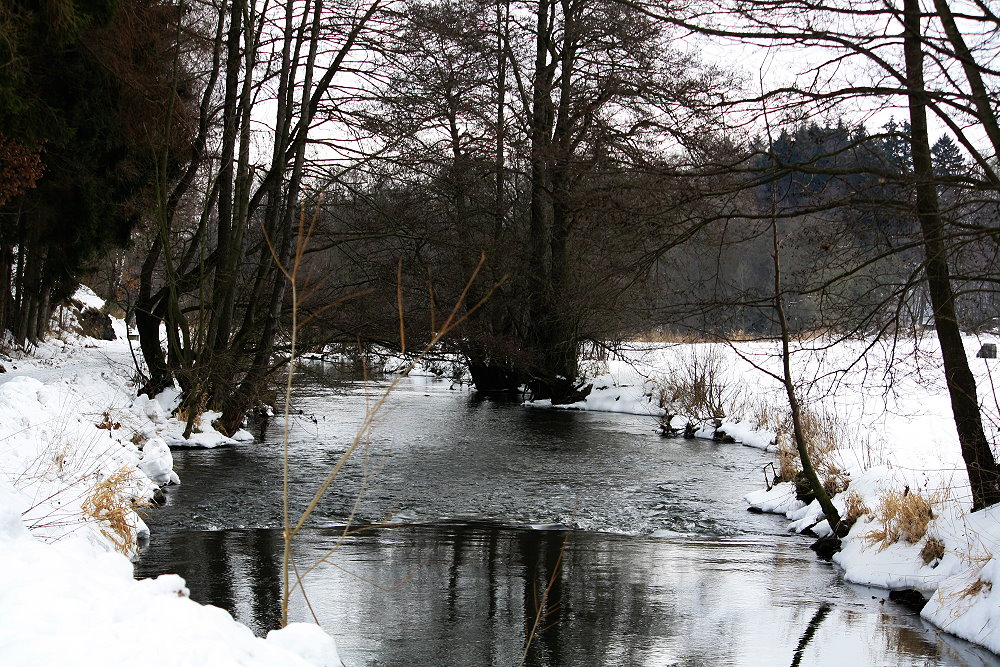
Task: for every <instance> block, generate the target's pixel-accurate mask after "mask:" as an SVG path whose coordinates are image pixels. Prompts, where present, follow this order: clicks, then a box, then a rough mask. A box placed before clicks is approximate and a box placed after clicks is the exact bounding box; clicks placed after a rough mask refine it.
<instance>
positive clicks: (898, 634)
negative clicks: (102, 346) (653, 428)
mask: <svg viewBox="0 0 1000 667" xmlns="http://www.w3.org/2000/svg"><path fill="white" fill-rule="evenodd" d="M340 532H341V531H340V530H338V529H314V530H307V531H304V532H303V533H302V534H301V535H300V538H301V541H300V542H299V543H298V546H297V552H298V555H299V562H300V563H306V562H312V560H314V559H315V558H317V557H320V556H322V555H324V554H326V552H327V550H328V549H329V548H330V547H331V546H332V545H333V544H335V543H336V541H337V539H338V537H339V536H340ZM565 535H566V531H561V530H533V531H526V530H514V529H509V528H503V527H498V526H496V525H493V524H488V523H471V524H446V525H437V526H405V527H399V528H374V529H368V530H362V531H360V532H356V533H354V534H353V535H351V536H350V537H348V538H347V539H346V540H345V541H344V543H343V544H342V545H341V546H340V547H339V548H338V549H337V551H336V552H335V553H334V554H333V556H332V560H333V561H334V562H335V563H336V567H335V566H333V565H329V564H327V565H323V566H321V567H319V568H318V569H317V570H316V571H314V572H313V573H312V574H311V575H310V576H309V579H308V580H307V589H308V591H309V596H310V600H311V602H312V603H313V605H314V606H315V607H316V609H317V613H318V615H319V618H320V621H321V623H322V624H323V626H324V628H326V629H327V630H328V631H329V632H330V633H331V634H332V635H333V636H334V637H335V638H336V639H337V641H338V643H339V644H340V646H341V649H342V655H344V656H347V657H349V659H350V660H351V663H352V664H384V665H397V664H412V665H445V666H447V665H490V664H494V665H508V664H517V663H518V661H519V660H520V658H521V654H522V651H523V648H524V642H525V639H526V636H527V634H528V633H529V632H530V628H531V627H532V624H533V622H534V618H535V614H536V612H537V611H538V609H537V607H536V600H538V599H539V598H540V597H541V593H542V591H544V589H545V587H546V586H547V585H548V584H549V582H550V581H551V582H552V583H553V585H552V588H551V590H550V593H549V599H548V604H547V605H546V607H545V608H543V612H550V613H547V616H546V618H545V619H544V620H543V622H542V624H541V625H542V627H543V628H545V629H544V630H543V631H542V632H540V633H538V634H537V636H536V637H535V638H534V640H533V642H532V644H531V646H530V650H529V652H528V656H527V664H529V665H534V666H537V667H549V666H556V665H580V664H596V665H601V664H607V665H643V664H684V665H709V664H713V665H714V664H738V663H740V662H741V661H743V660H744V659H745V658H747V657H748V656H749V657H751V658H753V659H756V658H761V659H766V660H772V659H774V663H775V664H777V662H780V660H782V659H784V660H787V656H788V655H794V660H795V662H794V663H793V664H795V665H798V664H809V660H810V657H811V656H814V655H815V654H816V652H820V653H821V654H823V655H826V654H827V653H826V652H828V651H836V650H838V647H839V648H843V649H844V650H846V651H847V652H848V653H850V652H851V651H858V650H860V651H862V653H859V654H857V655H858V656H861V657H860V659H862V660H864V659H866V658H865V657H864V656H867V659H870V660H874V661H875V662H878V661H879V660H882V659H883V658H884V659H886V660H889V661H890V662H891V664H901V665H902V664H909V665H915V664H928V663H933V664H942V663H943V664H968V663H969V655H964V656H963V652H962V650H961V648H960V647H959V648H955V650H954V651H952V650H951V649H950V648H949V646H948V645H947V644H940V643H939V644H938V645H937V646H935V645H934V643H933V642H934V639H933V636H932V635H931V636H925V637H926V638H925V637H922V636H921V630H922V628H921V626H920V624H919V622H917V621H915V620H914V619H912V618H908V617H900V616H899V615H893V614H892V609H885V611H884V612H883V611H882V610H881V609H879V608H878V607H877V605H875V607H876V609H872V608H871V606H868V605H862V606H858V607H856V608H851V607H845V606H844V605H841V604H839V603H837V602H831V603H829V604H824V605H822V606H820V607H819V609H818V610H816V609H815V608H814V607H813V604H811V601H810V600H809V599H808V598H807V599H805V600H802V599H801V598H800V596H799V595H797V594H796V595H793V596H792V598H791V599H792V601H793V604H792V605H791V606H788V604H787V601H788V599H789V598H788V596H787V593H788V591H789V586H791V590H794V591H798V590H799V587H802V586H804V587H806V588H807V589H810V590H817V591H818V590H820V589H821V587H822V585H823V582H827V583H829V582H828V580H829V577H830V576H832V575H831V574H830V573H829V572H828V571H827V570H825V569H820V570H819V572H820V573H821V577H820V579H819V580H812V579H810V580H808V581H803V580H801V579H796V580H795V583H793V584H788V583H787V582H789V581H790V577H791V576H792V574H791V573H792V572H794V573H796V575H799V574H802V573H803V568H804V567H806V568H807V569H808V566H807V565H804V564H803V563H802V562H797V563H796V562H794V561H793V560H790V561H789V562H788V563H787V567H775V566H774V554H773V551H772V550H773V545H770V544H768V547H767V548H766V549H757V548H755V543H752V542H746V541H743V542H733V541H709V540H698V541H687V542H685V541H673V540H669V541H668V540H642V539H633V538H627V537H616V536H612V535H606V534H600V533H588V532H585V531H573V532H571V533H569V540H568V541H567V542H566V546H565V553H564V555H563V558H562V561H561V562H560V563H559V566H558V568H557V567H556V563H557V561H558V560H559V554H560V550H561V549H563V544H564V537H565ZM155 544H156V545H157V548H156V549H155V551H154V553H155V554H156V557H157V558H158V559H159V562H153V561H152V560H148V561H147V560H145V559H144V561H143V562H142V563H140V575H142V574H153V573H156V572H163V571H175V572H178V573H179V574H181V575H182V576H184V577H185V578H186V579H187V580H188V586H189V588H190V589H191V596H192V598H194V599H195V600H197V601H200V602H209V603H212V604H216V605H219V606H223V607H225V608H227V609H228V610H229V611H230V612H231V613H233V615H234V616H235V617H236V618H237V619H239V620H240V621H242V622H244V623H246V624H247V625H249V626H250V627H251V628H252V629H253V630H254V631H255V632H256V633H258V634H263V633H264V632H265V631H267V630H269V629H271V628H273V627H275V626H276V625H277V623H278V613H279V601H280V584H279V580H280V578H279V568H278V559H279V558H280V553H281V540H280V533H279V531H276V530H232V531H215V532H211V531H190V532H178V533H175V534H173V535H172V536H165V535H160V536H159V537H158V542H157V543H155ZM348 572H350V574H348ZM777 582H786V584H785V585H784V587H783V586H782V585H776V584H777ZM782 591H784V593H783V592H782ZM293 603H294V604H295V605H297V606H295V607H294V610H293V620H308V618H309V614H308V611H307V610H306V609H305V606H304V604H303V603H302V601H301V598H298V599H293ZM810 615H811V620H810ZM821 625H822V628H823V632H820V631H819V630H820V627H821ZM875 628H878V630H877V631H875ZM831 642H832V643H831ZM762 649H763V650H764V653H760V651H761V650H762ZM768 651H770V652H768ZM765 656H767V657H766V658H765ZM778 656H784V657H778ZM939 657H940V659H939ZM875 662H872V663H870V664H875ZM983 664H988V663H983Z"/></svg>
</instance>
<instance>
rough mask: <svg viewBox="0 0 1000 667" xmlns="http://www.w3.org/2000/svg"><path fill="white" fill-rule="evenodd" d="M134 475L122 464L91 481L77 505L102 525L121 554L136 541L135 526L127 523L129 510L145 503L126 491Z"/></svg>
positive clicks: (85, 514)
mask: <svg viewBox="0 0 1000 667" xmlns="http://www.w3.org/2000/svg"><path fill="white" fill-rule="evenodd" d="M134 474H135V471H134V470H132V469H130V468H128V467H124V466H123V467H122V468H120V469H119V470H118V471H116V472H114V473H112V474H111V475H109V476H107V477H106V478H104V479H103V480H101V481H100V482H98V483H97V484H95V485H94V486H93V488H92V489H91V492H90V495H88V496H87V497H86V498H85V499H84V501H83V505H82V506H81V509H82V510H83V514H84V516H87V517H90V518H91V519H94V520H96V521H97V522H99V523H100V524H102V526H101V533H102V534H103V535H104V536H105V537H107V538H108V539H109V540H111V542H112V543H113V544H114V545H115V549H117V550H118V551H120V552H122V553H124V554H128V553H130V552H131V550H132V548H133V547H134V546H135V543H136V529H135V526H134V525H132V523H131V522H130V519H131V518H132V516H133V513H134V512H135V511H136V510H138V509H139V508H141V507H148V506H149V503H148V502H147V501H145V500H143V501H136V499H135V498H134V497H133V496H132V494H131V493H129V487H130V486H131V483H132V480H133V476H134Z"/></svg>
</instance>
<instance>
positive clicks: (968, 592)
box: [958, 579, 993, 598]
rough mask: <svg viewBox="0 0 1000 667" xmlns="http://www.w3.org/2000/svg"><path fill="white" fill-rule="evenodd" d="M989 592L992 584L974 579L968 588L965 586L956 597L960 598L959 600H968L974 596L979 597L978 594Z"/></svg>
mask: <svg viewBox="0 0 1000 667" xmlns="http://www.w3.org/2000/svg"><path fill="white" fill-rule="evenodd" d="M991 590H993V584H992V583H990V582H988V581H983V580H982V579H976V580H975V581H973V582H972V583H971V584H969V585H968V586H966V587H965V588H963V589H962V590H961V591H959V593H958V597H960V598H970V597H973V596H975V595H979V594H980V593H983V592H986V593H989V592H990V591H991Z"/></svg>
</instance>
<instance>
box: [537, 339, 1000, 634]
mask: <svg viewBox="0 0 1000 667" xmlns="http://www.w3.org/2000/svg"><path fill="white" fill-rule="evenodd" d="M984 342H994V343H995V342H997V338H996V337H995V336H984V337H973V336H968V337H966V341H965V343H966V351H967V353H968V355H969V357H970V359H971V361H972V367H973V371H974V372H975V374H976V377H977V380H978V391H979V398H980V403H981V405H982V409H983V417H984V426H985V428H986V430H987V436H988V437H989V438H990V440H991V442H993V443H994V451H996V444H997V442H998V438H1000V405H998V399H997V396H998V393H997V391H996V390H995V389H994V384H993V381H994V374H996V380H998V381H1000V366H997V364H998V363H1000V361H998V360H996V359H979V358H976V357H975V355H976V353H977V351H978V350H979V349H980V345H981V344H982V343H984ZM589 363H590V380H589V381H592V382H593V384H594V389H593V392H592V393H591V394H590V395H589V396H588V398H587V399H586V400H585V401H582V402H580V403H577V404H573V405H569V406H558V407H562V408H567V409H585V410H610V411H614V412H629V413H634V414H648V415H651V416H656V417H661V416H662V415H665V414H672V415H675V416H674V417H673V418H672V419H671V420H670V424H671V426H672V427H673V428H675V429H677V430H678V432H681V431H683V429H684V427H685V426H686V425H687V424H688V423H690V424H691V425H692V429H691V431H693V432H695V433H696V434H697V435H698V436H699V437H712V436H713V435H717V437H722V436H723V434H725V435H728V436H731V437H733V438H735V439H736V440H737V441H738V442H740V443H742V444H745V445H748V446H753V447H764V448H769V449H777V447H776V441H778V442H780V440H779V436H778V432H780V431H781V430H782V426H781V423H780V422H781V417H782V415H784V414H785V413H787V408H786V407H785V406H786V402H785V401H786V398H785V395H784V389H783V387H782V386H781V384H780V383H779V381H778V379H777V377H775V376H776V375H777V374H780V372H781V366H780V363H781V360H780V357H779V356H778V354H777V349H776V346H774V345H772V344H766V343H752V342H748V343H738V344H736V345H735V346H732V347H730V346H728V345H724V344H713V345H710V344H679V345H649V344H635V345H631V346H628V348H626V349H623V350H620V351H619V352H618V353H617V354H612V355H611V356H610V358H609V359H608V360H604V361H594V362H589ZM699 373H702V377H710V380H709V382H708V383H709V384H711V385H713V386H714V391H715V394H714V397H709V400H706V401H704V402H703V403H702V404H700V405H691V404H690V403H687V404H685V399H684V397H683V396H678V395H677V394H676V392H677V390H678V389H683V388H684V386H685V384H687V385H688V388H690V384H691V380H692V377H694V376H697V375H698V374H699ZM706 374H707V375H706ZM793 375H794V378H795V381H796V383H797V384H798V385H799V393H800V398H801V399H803V400H804V402H805V404H806V406H807V408H808V410H809V412H810V413H811V414H812V415H814V416H815V417H816V420H817V421H818V422H820V423H822V424H825V426H824V429H825V430H826V431H827V432H828V433H829V436H830V438H829V440H830V442H829V443H828V445H827V451H826V452H825V453H824V454H823V456H822V465H823V468H824V469H825V470H826V471H827V472H828V473H829V474H830V475H832V476H834V477H835V478H836V479H837V480H839V482H835V483H836V484H837V485H840V486H843V484H845V483H848V484H849V485H848V486H847V488H846V489H845V490H843V491H841V492H840V493H838V495H837V496H836V497H835V504H836V505H837V507H838V509H839V510H840V511H841V513H842V515H846V516H847V517H848V518H850V519H855V520H856V523H855V525H854V526H853V528H852V529H851V531H850V533H849V534H848V536H847V537H846V538H845V539H844V540H843V550H842V551H841V552H840V553H837V554H836V555H835V556H834V557H833V560H834V562H835V563H836V564H837V565H838V566H839V567H840V568H841V569H842V572H843V576H844V577H845V578H846V579H847V580H848V581H851V582H854V583H859V584H866V585H871V586H877V587H882V588H887V589H892V590H900V589H914V590H917V591H919V592H920V593H922V594H923V595H924V596H926V597H927V598H928V599H929V602H928V604H927V605H926V606H925V607H924V609H923V611H922V613H921V615H922V617H923V618H925V619H926V620H928V621H930V622H932V623H934V624H935V625H937V626H938V627H940V628H941V629H943V630H945V631H947V632H949V633H952V634H954V635H957V636H959V637H962V638H964V639H967V640H969V641H972V642H975V643H977V644H981V645H983V646H985V647H987V648H989V649H990V650H991V651H993V652H995V653H1000V591H995V590H994V589H993V584H994V582H995V581H996V580H997V579H998V578H1000V508H998V507H993V508H989V509H986V510H983V511H980V512H976V513H974V514H973V513H970V512H969V509H970V508H971V494H970V491H969V482H968V476H967V474H966V472H965V469H964V464H963V462H962V458H961V455H960V451H959V446H958V436H957V433H956V431H955V425H954V421H953V419H952V416H951V406H950V401H949V398H948V394H947V391H946V388H945V385H944V373H943V370H942V368H941V362H940V357H939V354H938V349H937V342H936V339H935V337H934V336H933V334H932V333H928V334H927V335H926V336H925V337H923V338H922V339H921V340H919V341H916V342H915V341H913V340H909V339H904V340H898V341H895V342H894V343H889V342H887V343H885V344H881V343H880V344H876V345H872V343H871V341H846V342H840V343H838V344H836V345H833V346H828V344H827V342H825V341H823V340H814V341H808V342H805V343H802V344H801V347H800V349H799V350H798V351H796V352H795V353H794V354H793ZM712 398H714V399H717V400H716V401H715V402H716V403H717V404H718V405H721V406H722V407H723V408H724V410H722V412H721V413H724V414H725V416H724V417H721V418H720V419H719V421H718V422H716V421H715V420H714V419H712V418H711V414H710V413H711V412H712V411H713V410H712V406H711V404H712V403H713V400H711V399H712ZM540 403H541V402H540ZM706 404H708V405H706ZM545 406H547V403H542V405H541V406H539V405H538V404H536V407H545ZM692 413H698V414H692ZM721 413H720V414H721ZM664 446H670V441H669V440H665V442H664ZM747 502H748V504H749V505H750V506H752V507H754V508H756V509H759V510H763V511H767V512H775V513H779V514H784V515H786V516H787V518H788V519H789V524H788V528H789V530H796V531H805V530H811V531H812V532H814V533H816V534H817V535H820V536H822V535H825V534H829V533H830V529H829V526H828V524H827V523H826V521H823V520H821V517H822V512H821V510H820V508H819V503H818V502H817V501H813V502H812V503H810V504H806V503H804V502H802V501H801V500H798V499H797V498H796V494H795V486H794V484H792V483H790V482H782V483H779V484H776V485H774V486H773V487H772V488H770V489H766V488H765V489H761V490H760V491H759V492H756V493H752V494H750V495H749V496H748V497H747ZM817 594H818V595H822V592H821V591H817Z"/></svg>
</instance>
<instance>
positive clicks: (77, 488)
mask: <svg viewBox="0 0 1000 667" xmlns="http://www.w3.org/2000/svg"><path fill="white" fill-rule="evenodd" d="M78 297H82V298H81V300H82V301H84V302H89V304H90V305H94V307H99V305H95V300H97V298H96V297H95V296H94V295H93V294H92V293H90V292H89V291H87V290H81V292H78ZM97 301H99V300H97ZM85 305H87V304H86V303H85ZM60 316H61V319H62V320H63V323H64V325H65V327H64V328H63V329H62V330H60V331H58V332H57V333H55V334H53V335H52V336H50V337H48V338H47V339H46V341H45V342H43V343H41V344H40V345H38V346H36V347H34V348H32V349H30V350H28V351H27V352H23V353H17V354H11V355H4V356H3V358H2V361H0V647H2V648H0V662H3V663H4V665H10V666H15V665H24V666H28V665H31V666H35V665H56V664H74V665H95V666H96V665H125V664H133V663H134V662H135V660H136V659H137V658H138V657H139V656H142V655H157V656H158V659H163V660H166V661H167V662H168V663H171V664H212V665H255V666H257V665H259V666H276V667H277V666H285V665H288V666H305V665H317V666H323V667H336V666H338V665H341V664H342V663H341V660H340V657H339V655H338V654H337V648H336V644H335V643H334V641H333V639H332V638H331V637H330V636H329V635H328V634H327V633H326V632H324V631H323V630H322V629H320V628H319V626H317V625H314V624H308V623H293V624H289V626H287V627H286V628H282V629H280V630H275V631H272V632H270V633H268V635H267V636H266V637H265V638H260V637H256V636H254V634H253V632H252V631H250V629H249V628H247V627H246V626H244V625H242V624H240V623H238V622H237V621H235V620H234V619H233V618H232V616H231V615H230V614H229V613H228V612H226V611H224V610H222V609H219V608H217V607H212V606H209V605H202V604H199V603H197V602H195V601H193V600H191V599H190V597H189V592H188V590H187V588H186V586H185V583H184V580H183V579H182V578H181V577H179V576H177V575H163V576H160V577H157V578H156V579H147V580H136V579H135V578H134V573H133V566H132V560H131V559H132V557H134V556H135V554H136V550H137V546H138V541H139V540H140V539H144V538H148V537H150V536H149V529H148V527H147V526H146V524H145V523H144V522H143V521H142V518H141V516H140V514H139V511H141V509H142V507H143V506H148V505H149V504H151V503H152V502H153V501H154V499H155V497H156V495H157V493H158V492H159V487H160V486H161V485H166V484H170V483H179V482H180V480H179V479H178V478H177V475H176V473H174V472H173V464H172V457H171V455H170V450H169V448H168V447H167V445H166V442H167V441H168V440H170V439H171V438H172V437H173V436H172V434H174V433H175V431H176V427H177V426H178V424H171V423H169V422H170V419H169V417H168V415H169V411H168V406H166V405H164V401H169V400H170V397H169V396H161V397H158V400H149V399H147V398H146V397H145V396H140V397H139V398H138V399H136V398H135V397H134V393H133V392H134V386H135V385H134V383H133V382H132V378H131V372H130V369H131V352H130V351H129V348H128V341H127V336H126V331H125V326H124V323H123V322H121V321H117V320H116V321H114V322H113V326H114V329H115V333H116V340H114V341H103V340H96V339H93V338H88V337H86V336H82V335H80V334H79V333H78V332H76V331H74V329H75V327H74V326H73V325H74V322H75V317H74V314H73V313H68V314H67V313H61V314H60ZM203 422H204V423H205V428H202V429H199V430H200V431H201V433H202V437H203V439H204V441H205V442H204V443H200V446H216V445H218V444H225V443H223V442H221V435H219V434H217V433H215V434H214V435H213V432H214V429H211V426H210V423H211V419H210V416H208V418H207V419H205V418H203ZM216 436H218V437H216ZM151 539H155V535H154V536H152V537H151Z"/></svg>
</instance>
